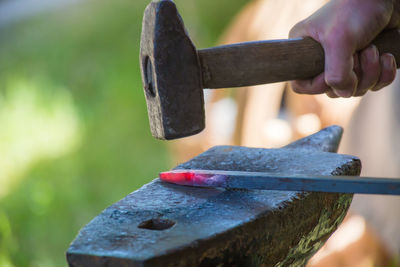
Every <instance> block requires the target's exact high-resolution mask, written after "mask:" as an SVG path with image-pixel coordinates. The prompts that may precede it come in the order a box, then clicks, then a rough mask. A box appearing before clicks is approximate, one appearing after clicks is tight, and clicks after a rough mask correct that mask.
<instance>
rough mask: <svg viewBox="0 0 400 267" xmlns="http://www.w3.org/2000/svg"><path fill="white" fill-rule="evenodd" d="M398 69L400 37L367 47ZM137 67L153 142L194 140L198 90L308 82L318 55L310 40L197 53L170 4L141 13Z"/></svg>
mask: <svg viewBox="0 0 400 267" xmlns="http://www.w3.org/2000/svg"><path fill="white" fill-rule="evenodd" d="M372 43H373V44H374V45H375V46H376V47H377V48H378V50H379V52H380V53H391V54H393V55H394V57H395V59H396V62H397V64H398V65H397V66H398V67H399V63H400V32H399V30H398V29H394V30H388V31H385V32H383V33H381V34H380V35H379V36H378V37H377V38H376V39H375V40H374V41H373V42H372ZM140 66H141V73H142V81H143V85H144V92H145V96H146V102H147V110H148V115H149V121H150V129H151V133H152V135H153V136H154V137H155V138H158V139H166V140H170V139H175V138H181V137H186V136H190V135H194V134H196V133H199V132H200V131H202V130H203V129H204V127H205V112H204V98H203V88H229V87H240V86H250V85H257V84H265V83H274V82H282V81H289V80H300V79H308V78H311V77H314V76H316V75H318V74H319V73H321V72H322V71H323V70H324V50H323V48H322V46H321V45H320V44H319V43H318V42H316V41H315V40H314V39H312V38H309V37H306V38H294V39H287V40H266V41H255V42H245V43H237V44H230V45H223V46H217V47H212V48H207V49H200V50H197V49H196V48H195V46H194V44H193V43H192V41H191V40H190V38H189V36H188V34H187V31H186V29H185V26H184V24H183V21H182V18H181V16H180V15H179V13H178V11H177V9H176V6H175V4H174V3H173V2H172V1H171V0H158V1H156V0H153V1H152V2H151V3H150V4H149V5H148V6H147V7H146V9H145V12H144V17H143V25H142V36H141V42H140Z"/></svg>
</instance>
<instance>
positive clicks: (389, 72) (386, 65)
mask: <svg viewBox="0 0 400 267" xmlns="http://www.w3.org/2000/svg"><path fill="white" fill-rule="evenodd" d="M379 62H380V65H381V73H380V76H379V80H378V82H377V83H376V84H375V86H374V87H373V88H372V89H371V90H372V91H378V90H379V89H382V88H383V87H385V86H387V85H389V84H390V83H391V82H393V81H394V78H395V77H396V68H397V67H396V60H395V58H394V56H393V55H392V54H389V53H385V54H383V55H382V56H380V60H379Z"/></svg>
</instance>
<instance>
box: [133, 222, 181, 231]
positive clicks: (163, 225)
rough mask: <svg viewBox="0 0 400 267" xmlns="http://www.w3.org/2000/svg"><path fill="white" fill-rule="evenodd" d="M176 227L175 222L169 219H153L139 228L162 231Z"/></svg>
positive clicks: (142, 223)
mask: <svg viewBox="0 0 400 267" xmlns="http://www.w3.org/2000/svg"><path fill="white" fill-rule="evenodd" d="M174 225H175V222H174V221H171V220H168V219H151V220H147V221H144V222H141V223H140V224H139V226H138V228H142V229H149V230H158V231H161V230H166V229H168V228H171V227H172V226H174Z"/></svg>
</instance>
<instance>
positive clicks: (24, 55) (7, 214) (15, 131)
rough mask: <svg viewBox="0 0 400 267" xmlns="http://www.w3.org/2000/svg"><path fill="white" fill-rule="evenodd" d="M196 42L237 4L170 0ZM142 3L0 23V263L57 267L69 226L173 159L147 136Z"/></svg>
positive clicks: (99, 4)
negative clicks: (142, 73) (141, 54)
mask: <svg viewBox="0 0 400 267" xmlns="http://www.w3.org/2000/svg"><path fill="white" fill-rule="evenodd" d="M175 2H176V4H177V5H178V7H179V10H180V13H181V14H182V16H183V19H184V21H185V23H186V26H187V28H188V30H189V32H190V35H191V37H192V39H194V41H195V43H196V45H197V46H198V47H199V48H201V47H207V46H211V45H214V44H215V43H216V42H217V39H218V36H219V35H220V34H221V32H222V30H223V29H224V27H226V25H227V23H228V22H229V21H230V20H231V19H232V18H233V16H234V14H235V13H236V12H237V11H238V9H239V8H240V7H241V6H242V5H243V4H244V3H245V2H246V1H245V0H234V1H232V0H219V1H211V0H201V1H200V0H197V1H195V0H179V1H178V0H177V1H175ZM147 3H148V1H143V0H134V1H132V0H131V1H128V0H113V1H106V0H96V1H95V0H93V1H83V2H81V3H76V4H72V5H68V6H65V7H62V8H59V9H54V10H51V11H46V12H42V13H40V14H36V15H35V16H31V17H29V18H25V19H23V20H18V21H17V22H13V23H8V24H5V25H0V266H65V265H66V261H65V251H66V250H67V248H68V245H69V243H70V242H71V241H72V240H73V239H74V237H75V236H76V234H77V233H78V231H79V229H80V228H81V227H83V226H84V225H85V224H86V223H88V222H89V221H90V220H91V219H92V218H93V217H94V216H95V215H97V214H98V213H100V212H101V211H102V210H103V209H104V208H106V207H107V206H108V205H110V204H112V203H114V202H116V201H117V200H119V199H121V198H123V197H124V196H125V195H127V194H128V193H130V192H132V191H133V190H135V189H137V188H139V187H140V186H141V185H143V184H144V183H146V182H148V181H150V180H152V179H153V178H154V177H156V176H157V174H158V172H159V171H161V170H165V169H168V168H170V167H171V166H173V165H174V164H176V162H174V160H173V159H172V158H171V156H170V154H169V152H168V150H167V146H166V143H165V142H163V141H157V140H155V139H153V138H152V137H151V135H150V133H149V129H148V120H147V111H146V107H145V99H144V95H143V92H142V86H141V80H140V70H139V63H138V54H139V42H140V31H141V19H142V14H143V10H144V8H145V5H146V4H147Z"/></svg>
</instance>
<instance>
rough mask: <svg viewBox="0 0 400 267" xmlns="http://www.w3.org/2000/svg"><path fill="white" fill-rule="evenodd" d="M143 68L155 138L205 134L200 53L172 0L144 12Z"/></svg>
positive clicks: (152, 6)
mask: <svg viewBox="0 0 400 267" xmlns="http://www.w3.org/2000/svg"><path fill="white" fill-rule="evenodd" d="M140 66H141V72H142V80H143V85H144V94H145V96H146V102H147V111H148V115H149V122H150V129H151V133H152V135H153V136H154V137H156V138H159V139H174V138H179V137H184V136H188V135H192V134H196V133H198V132H200V131H201V130H203V129H204V125H205V118H204V116H205V115H204V100H203V87H202V84H201V77H200V76H201V74H200V67H199V63H198V57H197V52H196V49H195V47H194V45H193V43H192V41H191V40H190V38H189V37H188V36H187V34H186V30H185V28H184V25H183V21H182V19H181V17H180V16H179V14H178V11H177V10H176V7H175V4H174V3H173V2H172V1H170V0H162V1H153V2H151V3H150V4H149V5H148V6H147V8H146V10H145V12H144V17H143V28H142V37H141V42H140Z"/></svg>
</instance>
